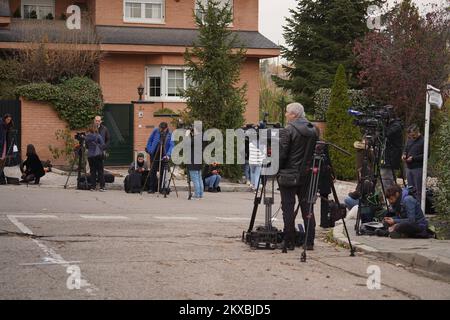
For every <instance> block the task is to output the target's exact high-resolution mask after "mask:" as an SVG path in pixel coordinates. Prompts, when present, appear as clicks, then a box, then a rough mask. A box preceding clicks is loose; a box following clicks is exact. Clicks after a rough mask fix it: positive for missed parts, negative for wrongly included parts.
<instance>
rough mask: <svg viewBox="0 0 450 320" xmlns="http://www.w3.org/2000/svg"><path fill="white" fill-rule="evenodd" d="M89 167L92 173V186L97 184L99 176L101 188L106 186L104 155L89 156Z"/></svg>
mask: <svg viewBox="0 0 450 320" xmlns="http://www.w3.org/2000/svg"><path fill="white" fill-rule="evenodd" d="M88 161H89V168H90V173H91V181H92V187H93V188H95V187H96V186H97V178H98V181H99V183H100V188H102V189H103V188H105V176H104V168H103V155H100V156H96V157H91V158H88Z"/></svg>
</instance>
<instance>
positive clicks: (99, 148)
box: [85, 124, 106, 192]
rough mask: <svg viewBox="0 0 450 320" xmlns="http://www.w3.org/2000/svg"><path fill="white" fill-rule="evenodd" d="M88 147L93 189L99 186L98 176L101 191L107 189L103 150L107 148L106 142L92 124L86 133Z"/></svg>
mask: <svg viewBox="0 0 450 320" xmlns="http://www.w3.org/2000/svg"><path fill="white" fill-rule="evenodd" d="M85 141H86V147H87V148H88V162H89V169H90V174H91V183H92V184H91V186H90V188H91V190H95V189H96V187H97V178H98V181H99V183H100V190H99V191H100V192H104V191H106V189H105V176H104V168H103V151H104V150H105V142H104V141H103V138H102V136H101V135H100V134H99V133H98V129H97V126H96V125H95V124H93V125H91V126H90V127H89V129H88V131H87V134H86V138H85Z"/></svg>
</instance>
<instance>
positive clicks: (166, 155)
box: [145, 122, 174, 193]
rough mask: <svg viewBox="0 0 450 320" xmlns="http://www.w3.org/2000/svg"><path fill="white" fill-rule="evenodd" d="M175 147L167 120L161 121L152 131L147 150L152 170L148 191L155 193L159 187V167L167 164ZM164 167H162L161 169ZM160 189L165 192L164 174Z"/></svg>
mask: <svg viewBox="0 0 450 320" xmlns="http://www.w3.org/2000/svg"><path fill="white" fill-rule="evenodd" d="M173 147H174V141H172V133H171V132H170V131H169V126H168V124H167V122H161V123H160V124H159V127H158V128H155V129H154V130H153V131H152V134H151V135H150V137H149V138H148V141H147V146H146V148H145V151H146V152H147V153H148V154H149V155H150V161H151V170H150V176H149V190H148V193H155V192H156V191H157V189H158V178H157V173H158V171H159V167H160V166H163V165H167V164H168V161H169V160H170V156H171V155H172V150H173ZM162 169H163V167H161V170H162ZM159 180H160V181H159V189H160V192H163V190H162V188H161V186H162V183H163V181H162V174H160V179H159Z"/></svg>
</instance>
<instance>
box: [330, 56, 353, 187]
mask: <svg viewBox="0 0 450 320" xmlns="http://www.w3.org/2000/svg"><path fill="white" fill-rule="evenodd" d="M350 106H351V101H350V99H349V96H348V87H347V80H346V76H345V69H344V66H343V65H340V66H339V68H338V70H337V73H336V77H335V80H334V84H333V88H332V89H331V99H330V107H329V108H328V111H327V114H326V119H327V130H326V131H325V139H326V140H327V141H329V142H332V143H334V144H336V145H338V146H340V147H342V148H344V149H345V150H347V151H348V152H350V153H351V154H352V156H351V157H349V156H346V155H343V154H342V153H340V152H339V151H336V150H334V149H333V148H331V149H330V156H331V161H332V164H333V167H334V171H335V173H336V177H337V178H338V179H342V180H352V179H355V178H356V170H355V161H356V154H355V150H354V148H353V143H354V141H355V140H359V139H360V132H359V129H358V128H357V127H356V126H354V125H353V118H352V117H351V116H350V115H349V114H348V113H347V110H348V108H349V107H350Z"/></svg>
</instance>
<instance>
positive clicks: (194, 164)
mask: <svg viewBox="0 0 450 320" xmlns="http://www.w3.org/2000/svg"><path fill="white" fill-rule="evenodd" d="M186 134H187V135H190V138H191V159H190V161H189V163H188V164H187V165H186V169H187V170H188V171H189V173H188V174H189V177H190V179H191V181H192V183H193V184H194V196H193V197H192V199H193V200H200V199H203V192H204V189H205V187H204V184H203V179H202V154H199V155H197V159H196V157H195V151H196V150H195V140H199V141H202V138H201V132H198V130H197V128H192V129H190V130H188V131H187V132H186ZM199 135H200V136H199ZM196 138H197V139H196ZM202 150H203V146H202V148H201V149H199V150H197V151H200V152H201V151H202ZM195 160H197V161H195Z"/></svg>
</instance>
